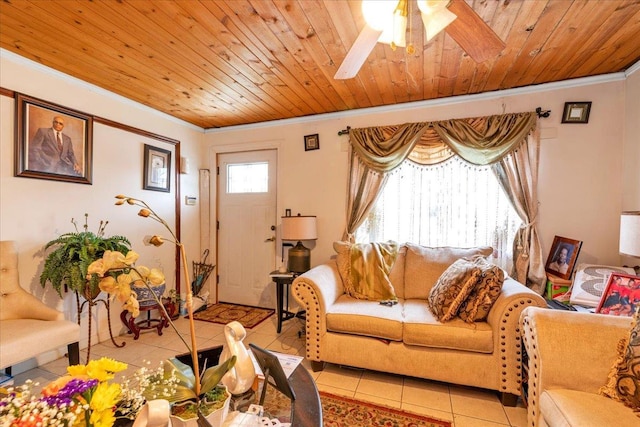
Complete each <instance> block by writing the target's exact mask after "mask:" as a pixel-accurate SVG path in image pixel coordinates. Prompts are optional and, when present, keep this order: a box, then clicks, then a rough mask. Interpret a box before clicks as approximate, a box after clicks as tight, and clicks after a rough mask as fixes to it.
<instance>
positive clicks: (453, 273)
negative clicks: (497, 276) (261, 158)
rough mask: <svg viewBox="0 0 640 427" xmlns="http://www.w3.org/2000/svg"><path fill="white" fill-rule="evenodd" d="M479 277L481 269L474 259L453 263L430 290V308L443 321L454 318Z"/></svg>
mask: <svg viewBox="0 0 640 427" xmlns="http://www.w3.org/2000/svg"><path fill="white" fill-rule="evenodd" d="M479 277H480V269H479V268H478V266H476V265H474V264H473V262H472V261H469V260H467V259H464V258H462V259H459V260H457V261H455V262H454V263H453V264H451V265H450V266H449V268H447V269H446V270H445V271H444V273H442V275H441V276H440V277H439V278H438V280H437V281H436V283H435V285H433V288H431V292H429V298H428V301H429V308H430V309H431V311H432V312H433V314H435V316H436V317H437V318H438V319H439V320H440V321H441V322H446V321H447V320H451V319H453V318H454V317H455V316H456V314H458V309H459V308H460V305H461V304H462V303H463V302H464V301H465V300H466V299H467V297H468V296H469V294H470V293H471V291H472V290H473V287H474V286H475V284H476V282H477V281H478V278H479Z"/></svg>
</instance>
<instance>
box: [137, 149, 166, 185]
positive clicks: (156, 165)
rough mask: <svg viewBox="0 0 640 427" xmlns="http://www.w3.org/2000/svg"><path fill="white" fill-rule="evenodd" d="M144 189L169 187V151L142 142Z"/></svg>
mask: <svg viewBox="0 0 640 427" xmlns="http://www.w3.org/2000/svg"><path fill="white" fill-rule="evenodd" d="M142 188H143V189H145V190H152V191H164V192H165V193H168V192H169V190H170V188H171V151H169V150H164V149H162V148H158V147H154V146H153V145H147V144H144V185H143V187H142Z"/></svg>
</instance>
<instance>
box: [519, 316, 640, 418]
mask: <svg viewBox="0 0 640 427" xmlns="http://www.w3.org/2000/svg"><path fill="white" fill-rule="evenodd" d="M520 324H521V327H520V330H521V331H522V339H523V342H524V346H525V350H526V352H527V356H528V358H529V363H528V367H529V370H528V376H529V384H528V399H527V400H528V417H527V418H528V425H529V427H538V426H579V427H585V426H594V427H595V426H614V425H615V426H619V427H631V426H636V427H637V426H639V425H640V417H638V416H637V415H636V414H634V412H633V410H632V409H631V408H628V407H626V406H624V404H623V403H621V402H618V401H616V400H613V399H611V398H608V397H605V396H602V395H600V394H598V390H599V389H600V387H602V386H604V385H605V384H607V378H608V375H609V372H610V370H611V367H612V366H613V364H614V362H615V360H616V358H617V357H618V350H617V348H618V342H619V341H620V339H622V338H625V337H627V336H628V334H629V329H630V325H631V318H630V317H616V316H607V315H601V314H591V313H576V312H571V311H564V310H549V309H546V308H537V307H528V308H526V309H525V310H524V311H523V312H522V314H521V316H520Z"/></svg>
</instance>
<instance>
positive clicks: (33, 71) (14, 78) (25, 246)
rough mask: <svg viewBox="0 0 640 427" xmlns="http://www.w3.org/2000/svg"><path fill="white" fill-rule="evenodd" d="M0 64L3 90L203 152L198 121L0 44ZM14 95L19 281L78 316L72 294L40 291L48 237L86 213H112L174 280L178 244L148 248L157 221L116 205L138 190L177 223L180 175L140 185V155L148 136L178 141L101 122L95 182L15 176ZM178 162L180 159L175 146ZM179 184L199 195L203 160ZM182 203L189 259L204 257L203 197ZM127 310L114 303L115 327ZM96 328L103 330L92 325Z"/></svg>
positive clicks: (0, 137) (3, 106)
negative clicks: (167, 183) (167, 189)
mask: <svg viewBox="0 0 640 427" xmlns="http://www.w3.org/2000/svg"><path fill="white" fill-rule="evenodd" d="M0 69H1V70H2V73H0V86H1V87H2V88H4V89H8V90H11V91H16V92H20V93H24V94H26V95H29V96H32V97H36V98H39V99H43V100H45V101H48V102H50V103H53V104H57V105H61V106H64V107H67V108H71V109H75V110H78V111H81V112H83V113H85V114H89V115H94V116H97V117H101V118H104V119H108V120H111V121H114V122H117V123H120V124H123V125H126V126H131V127H133V128H136V129H141V130H144V131H147V132H151V133H154V134H158V135H162V136H165V137H169V138H172V139H176V140H179V141H180V148H181V151H182V155H183V156H188V157H190V158H191V159H193V160H192V162H193V161H194V160H196V159H198V158H199V157H201V156H200V155H199V154H200V147H201V146H202V143H201V142H202V138H203V130H202V129H201V128H198V127H195V126H191V125H189V124H187V123H184V122H181V121H179V120H176V119H175V118H171V117H169V116H167V115H164V114H161V113H159V112H157V111H155V110H151V109H149V108H147V107H144V106H142V105H139V104H136V103H134V102H131V101H128V100H125V99H124V98H121V97H118V96H115V95H114V94H111V93H107V92H106V91H103V90H101V89H99V88H96V87H94V86H92V85H89V84H87V83H84V82H81V81H79V80H76V79H73V78H70V77H69V76H65V75H62V74H60V73H58V72H55V71H53V70H51V69H48V68H45V67H42V66H40V65H38V64H35V63H33V62H31V61H28V60H26V59H23V58H21V57H18V56H16V55H14V54H11V53H9V52H6V51H4V50H0ZM15 104H16V103H15V101H14V99H13V98H12V97H8V96H0V122H1V124H2V125H1V126H0V155H1V156H0V239H2V240H16V241H17V244H18V250H19V273H20V280H21V285H22V286H23V287H24V288H25V289H27V290H29V291H30V292H31V293H33V294H34V295H36V296H38V297H41V298H42V299H43V301H45V302H46V303H47V304H48V305H50V306H52V307H57V308H58V309H63V310H64V311H65V313H66V315H67V318H68V319H70V320H74V321H75V320H76V319H75V313H76V310H75V299H74V298H72V296H71V295H68V296H67V297H66V298H65V299H64V300H60V299H59V297H58V296H57V295H56V294H55V292H54V291H52V290H51V288H50V287H47V289H46V290H43V289H42V288H41V286H40V284H39V276H40V272H41V271H42V265H43V256H44V254H43V251H42V250H43V247H44V245H45V244H46V243H47V242H48V241H50V240H52V239H54V238H56V237H58V236H59V235H60V234H62V233H66V232H72V231H75V229H74V227H73V226H72V224H71V222H70V221H71V218H75V219H76V220H77V221H78V222H79V224H80V225H83V224H84V214H85V213H88V214H89V230H91V231H94V232H95V231H97V228H98V225H99V222H100V220H108V221H109V224H108V226H107V229H106V234H108V235H116V234H117V235H124V236H126V237H128V238H129V239H130V240H131V242H132V247H133V249H134V250H136V251H137V252H139V253H140V254H141V257H140V261H139V264H141V265H146V266H149V267H161V268H163V269H164V270H165V272H166V274H167V285H168V287H169V288H172V287H174V286H175V280H174V277H175V275H174V271H175V270H174V266H175V258H174V254H175V252H174V251H175V249H174V247H173V246H167V245H165V246H163V247H161V248H154V247H145V246H144V245H143V243H142V240H143V237H144V236H145V235H147V234H163V235H166V234H167V233H166V232H165V231H164V229H162V228H161V226H160V225H159V224H157V223H156V222H153V221H151V220H149V219H143V218H141V217H139V216H137V211H138V209H137V208H135V207H133V206H128V205H125V206H119V207H116V206H115V205H114V203H115V198H114V196H115V195H116V194H120V193H122V194H126V195H128V196H133V197H136V198H140V199H143V200H145V201H146V202H148V203H149V204H150V205H151V206H152V207H153V208H154V209H155V210H157V211H158V212H159V213H160V214H161V216H162V217H163V218H164V219H166V220H167V221H168V222H169V223H171V224H173V223H174V222H175V205H174V200H175V194H176V183H175V182H174V181H173V177H172V183H171V193H162V192H155V191H146V190H142V183H143V175H142V164H143V153H144V148H143V147H144V144H151V145H154V146H158V147H162V148H165V149H171V150H174V148H173V147H172V146H171V145H169V144H166V143H163V142H161V141H158V140H157V139H153V138H148V137H144V136H140V135H138V134H135V133H131V132H128V131H125V130H122V129H118V128H114V127H110V126H106V125H104V124H99V123H94V132H93V184H92V185H83V184H76V183H66V182H57V181H50V180H41V179H33V178H23V177H14V166H13V163H14V138H15V133H14V132H15V129H14V128H15V126H14V123H15ZM174 154H175V152H174ZM196 161H197V160H196ZM173 165H174V167H175V165H176V159H175V155H174V156H173ZM192 169H193V168H192ZM181 192H182V194H183V195H184V194H196V195H197V192H198V174H197V166H196V167H195V172H192V173H191V174H190V175H181ZM181 205H182V210H181V223H182V242H183V243H185V245H186V248H187V250H188V255H189V259H193V258H194V257H199V253H200V243H199V237H198V227H194V226H192V224H197V223H198V220H199V210H198V205H196V206H184V203H181ZM190 269H191V265H189V270H190ZM182 286H183V287H184V284H183V285H182ZM120 311H121V308H120V307H119V304H117V303H116V304H114V305H112V310H111V312H112V325H113V328H114V330H115V333H116V334H117V333H119V332H120V331H121V330H122V329H123V328H122V324H121V322H120V319H119V317H118V316H119V313H120ZM97 316H98V322H99V324H100V328H99V329H98V333H97V336H94V338H92V341H93V342H92V343H95V342H96V339H98V340H100V341H104V340H106V339H108V338H109V335H108V329H107V323H106V312H105V311H104V310H101V311H99V312H98V313H97ZM86 317H87V313H86V311H85V313H84V315H83V324H85V323H86ZM93 330H94V331H95V330H96V328H95V324H94V326H93ZM83 333H84V336H83V343H82V344H84V342H85V341H84V339H86V328H83Z"/></svg>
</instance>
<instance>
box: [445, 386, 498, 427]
mask: <svg viewBox="0 0 640 427" xmlns="http://www.w3.org/2000/svg"><path fill="white" fill-rule="evenodd" d="M450 392H451V406H452V408H453V413H454V414H456V415H463V416H468V417H473V418H478V419H482V420H487V421H492V422H495V423H499V424H506V425H509V420H508V419H507V414H506V413H505V412H504V408H503V406H502V404H501V403H500V400H499V399H498V395H497V393H496V392H494V391H490V390H481V389H476V388H472V387H461V386H451V387H450Z"/></svg>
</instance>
